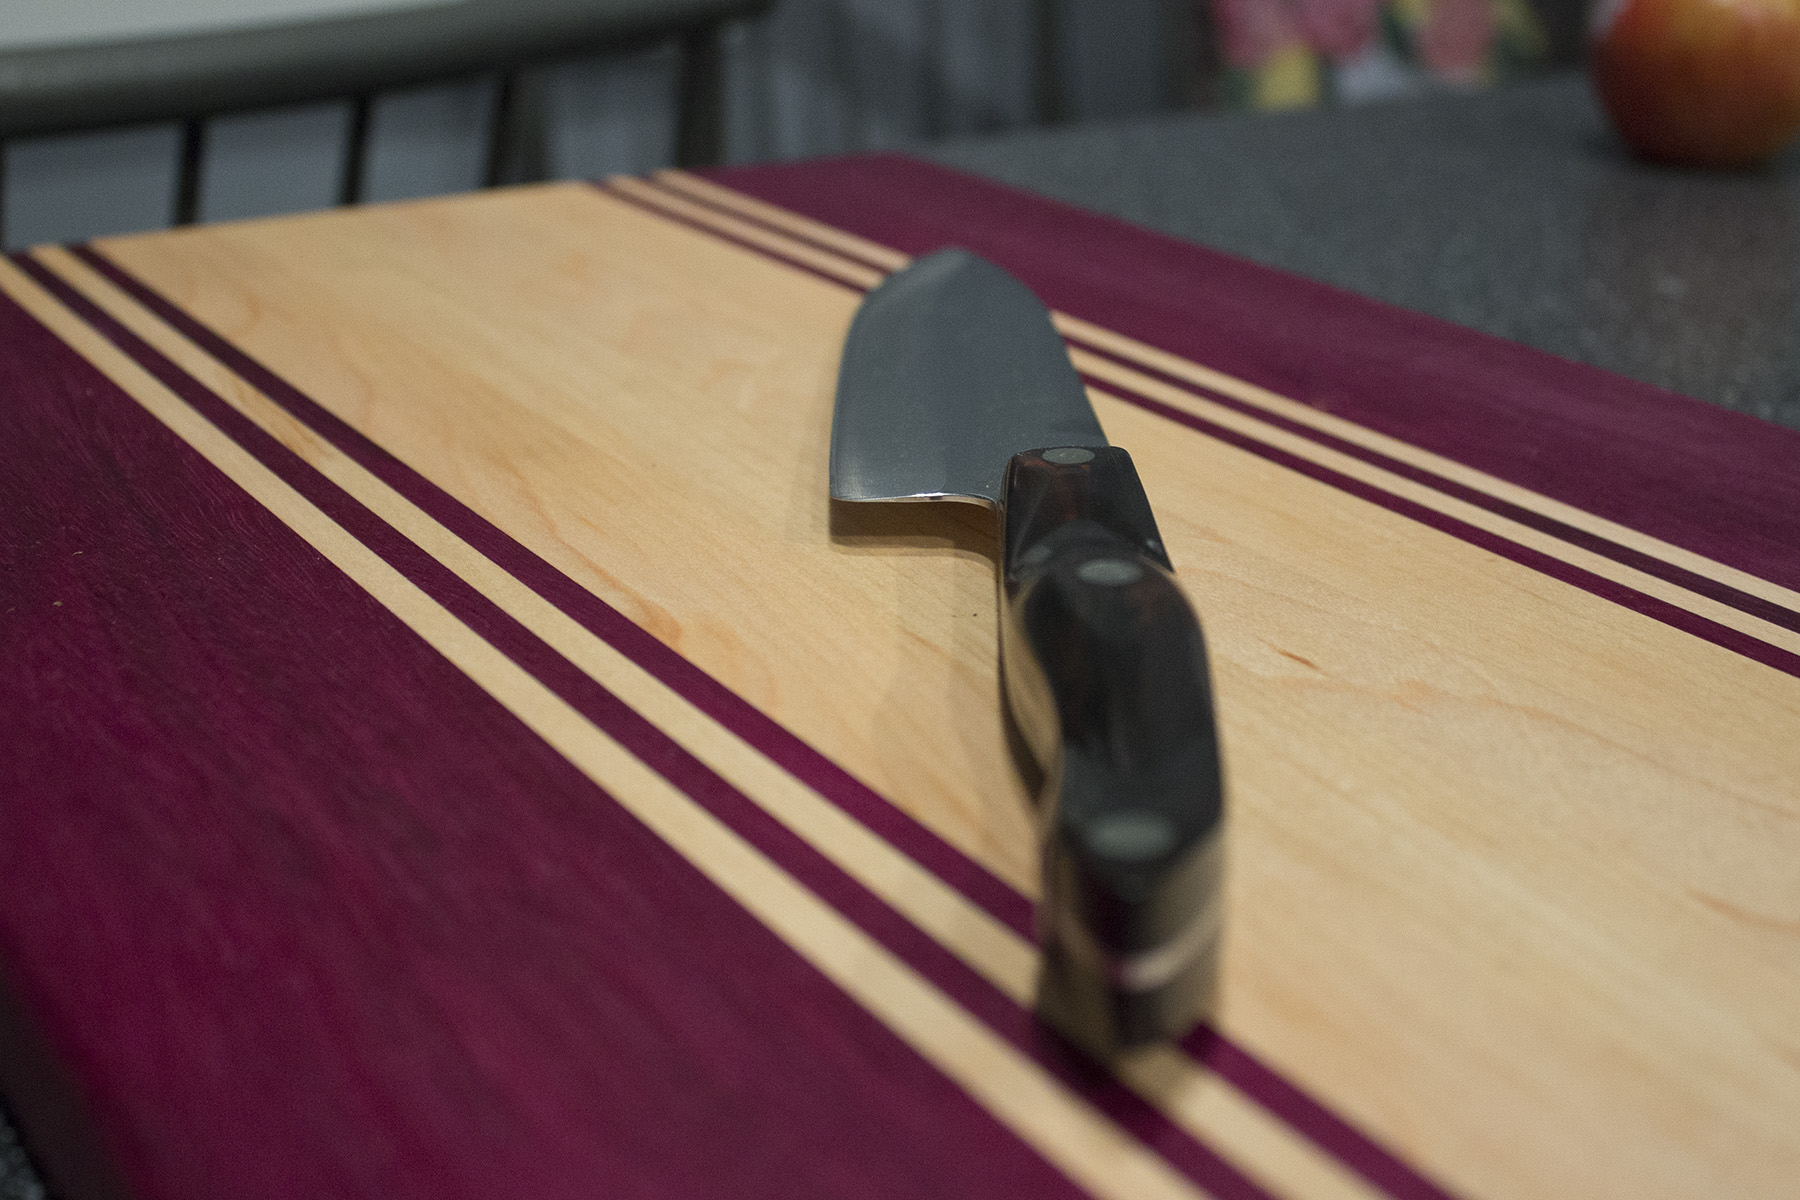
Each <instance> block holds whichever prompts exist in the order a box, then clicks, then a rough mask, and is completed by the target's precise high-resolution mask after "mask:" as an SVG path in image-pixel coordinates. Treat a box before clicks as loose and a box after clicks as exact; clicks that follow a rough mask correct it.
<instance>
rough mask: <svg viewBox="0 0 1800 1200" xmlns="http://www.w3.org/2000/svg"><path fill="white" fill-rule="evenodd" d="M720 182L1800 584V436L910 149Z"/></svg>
mask: <svg viewBox="0 0 1800 1200" xmlns="http://www.w3.org/2000/svg"><path fill="white" fill-rule="evenodd" d="M702 174H703V175H704V176H705V177H707V178H709V179H711V180H712V181H714V182H716V183H720V184H723V185H725V186H728V187H731V188H734V189H736V190H738V191H742V192H745V193H747V194H749V195H751V196H754V197H756V198H758V199H761V200H764V201H767V202H769V203H772V204H775V205H778V206H779V207H782V208H786V209H791V210H793V211H794V212H797V213H800V214H802V215H805V216H808V217H811V218H813V219H815V220H819V221H823V222H824V223H826V224H828V225H833V226H837V227H838V228H841V229H844V230H846V231H848V232H851V233H855V234H858V235H860V236H863V237H866V238H869V239H870V240H871V241H875V242H879V243H881V244H884V245H888V246H892V247H894V248H895V249H898V250H900V251H902V252H905V253H909V254H921V253H926V252H929V251H931V250H934V249H936V248H938V247H940V246H944V245H962V246H966V247H968V248H969V249H970V250H973V251H975V252H976V253H979V254H982V255H985V256H987V257H989V258H991V259H993V260H994V261H996V262H998V263H1000V264H1001V265H1002V266H1004V267H1006V268H1007V269H1009V270H1011V271H1012V272H1014V273H1015V274H1017V275H1018V276H1020V278H1022V279H1024V280H1025V282H1026V283H1028V284H1030V285H1031V287H1032V288H1033V289H1034V290H1035V291H1036V292H1037V293H1038V294H1039V295H1041V296H1043V297H1044V299H1045V300H1046V301H1047V302H1049V303H1050V304H1051V306H1052V307H1054V308H1058V309H1061V310H1063V311H1064V312H1069V313H1073V314H1076V315H1078V316H1081V317H1083V318H1085V319H1087V320H1091V321H1094V322H1096V323H1098V324H1101V325H1105V326H1107V327H1108V328H1112V329H1118V330H1122V331H1127V332H1129V333H1130V334H1131V335H1132V336H1133V337H1134V338H1137V339H1139V340H1141V341H1144V342H1148V343H1150V344H1152V345H1155V346H1158V347H1160V348H1162V349H1165V350H1167V351H1169V352H1171V353H1174V354H1177V355H1180V356H1181V357H1183V358H1187V359H1191V360H1193V361H1196V362H1204V363H1206V364H1208V365H1209V366H1212V367H1215V368H1217V369H1219V370H1222V371H1225V372H1226V373H1228V374H1231V375H1234V376H1237V377H1238V378H1241V379H1247V380H1251V381H1253V382H1255V383H1257V384H1259V385H1261V386H1263V387H1266V388H1269V389H1270V390H1271V391H1274V392H1277V393H1279V394H1281V395H1285V396H1291V397H1293V398H1295V399H1297V400H1299V401H1302V402H1303V403H1307V404H1310V405H1312V406H1314V407H1316V408H1319V409H1321V410H1323V411H1327V412H1331V413H1334V414H1336V415H1338V416H1341V417H1345V418H1347V419H1349V420H1351V421H1353V422H1355V423H1356V424H1358V425H1362V426H1365V427H1367V428H1370V429H1374V430H1377V431H1379V432H1382V433H1386V434H1388V435H1390V436H1393V437H1396V438H1399V439H1400V440H1402V441H1405V442H1408V443H1411V444H1412V445H1415V446H1420V447H1423V448H1425V449H1427V450H1430V451H1432V452H1434V453H1437V454H1441V455H1443V456H1444V457H1446V458H1449V459H1452V460H1454V461H1457V462H1460V463H1463V464H1465V465H1467V466H1470V467H1474V468H1476V469H1477V470H1481V471H1484V472H1486V473H1488V474H1490V475H1494V476H1497V477H1499V478H1501V479H1504V480H1506V481H1508V482H1509V483H1514V484H1517V485H1519V486H1521V487H1524V488H1527V489H1529V490H1531V491H1534V492H1537V493H1539V494H1541V495H1545V496H1550V497H1552V498H1554V499H1557V500H1560V501H1562V502H1564V503H1567V504H1570V505H1573V506H1574V507H1576V508H1579V509H1582V510H1584V511H1586V512H1591V513H1594V514H1596V515H1599V516H1602V517H1605V518H1607V519H1609V520H1612V521H1616V522H1618V523H1619V524H1621V525H1625V526H1627V527H1630V528H1633V529H1637V530H1640V531H1642V532H1644V533H1647V534H1650V535H1652V536H1654V537H1657V538H1660V539H1661V540H1663V541H1666V542H1670V543H1672V544H1674V545H1677V546H1681V547H1683V548H1684V549H1687V550H1691V551H1694V552H1695V553H1698V554H1702V555H1705V556H1706V557H1708V558H1712V559H1715V560H1717V561H1719V562H1723V563H1725V564H1727V565H1729V566H1732V567H1736V568H1738V569H1739V570H1743V571H1747V572H1749V573H1750V574H1753V575H1756V576H1759V577H1761V578H1764V579H1768V580H1770V581H1772V582H1775V583H1778V584H1781V585H1782V586H1784V587H1788V588H1794V589H1800V554H1796V553H1795V552H1794V547H1795V546H1797V545H1800V433H1795V432H1793V431H1790V430H1786V429H1782V428H1779V427H1777V426H1774V425H1770V424H1768V423H1766V422H1763V421H1759V420H1757V419H1755V418H1753V417H1747V416H1743V415H1741V414H1737V413H1732V412H1727V411H1724V410H1722V409H1718V408H1715V407H1713V406H1711V405H1707V404H1703V403H1701V402H1699V401H1696V400H1692V399H1689V398H1687V397H1683V396H1676V395H1674V394H1672V393H1669V392H1664V391H1661V390H1660V389H1657V388H1653V387H1649V386H1647V385H1644V384H1639V383H1636V382H1633V381H1631V380H1627V379H1624V378H1622V377H1619V376H1616V375H1613V374H1611V373H1609V372H1606V371H1601V370H1598V369H1596V368H1593V367H1587V366H1582V365H1579V364H1576V363H1570V362H1565V361H1563V360H1560V359H1556V358H1552V357H1551V356H1549V355H1546V354H1541V353H1539V352H1537V351H1534V350H1531V349H1529V348H1527V347H1523V346H1518V345H1514V344H1511V343H1508V342H1504V341H1501V340H1500V339H1497V338H1492V337H1488V336H1486V335H1483V334H1478V333H1475V332H1473V331H1471V330H1467V329H1463V328H1460V327H1458V326H1454V325H1451V324H1449V323H1447V322H1443V321H1438V320H1436V319H1433V318H1430V317H1426V316H1422V315H1420V314H1417V313H1412V312H1407V311H1405V310H1402V309H1397V308H1393V307H1391V306H1388V305H1384V304H1380V303H1377V302H1375V301H1372V300H1368V299H1365V298H1362V297H1358V296H1353V295H1350V294H1349V293H1346V292H1342V291H1339V290H1337V289H1334V288H1330V287H1327V286H1325V285H1323V284H1319V283H1314V282H1312V281H1310V280H1305V279H1301V278H1299V277H1296V276H1292V275H1288V274H1286V273H1284V272H1280V271H1275V270H1272V269H1270V268H1267V267H1262V266H1259V265H1257V264H1254V263H1249V262H1246V261H1244V260H1242V259H1238V258H1234V257H1231V256H1229V255H1225V254H1220V253H1218V252H1217V251H1213V250H1208V249H1205V248H1203V247H1200V246H1196V245H1193V244H1190V243H1187V242H1182V241H1178V240H1177V239H1174V238H1170V237H1165V236H1162V235H1160V234H1155V233H1151V232H1149V231H1147V230H1143V229H1139V228H1137V227H1135V226H1132V225H1129V224H1126V223H1125V222H1122V221H1117V220H1114V219H1112V218H1109V217H1103V216H1099V215H1097V214H1094V213H1088V212H1083V211H1081V210H1079V209H1076V208H1073V207H1070V206H1067V205H1063V204H1059V203H1057V202H1055V201H1051V200H1047V199H1044V198H1042V197H1038V196H1032V195H1029V194H1027V193H1024V192H1020V191H1016V190H1014V189H1011V188H1007V187H1003V186H1000V185H998V184H994V183H990V182H987V181H985V180H981V179H977V178H975V177H974V176H970V175H965V174H962V173H961V172H957V171H952V170H950V169H948V168H944V167H939V166H935V165H933V164H930V163H925V162H921V161H918V160H915V159H909V158H905V157H902V156H899V155H873V156H866V157H858V158H848V159H832V160H820V161H815V162H810V163H801V164H788V165H783V166H767V167H734V168H725V169H720V170H712V171H706V172H702Z"/></svg>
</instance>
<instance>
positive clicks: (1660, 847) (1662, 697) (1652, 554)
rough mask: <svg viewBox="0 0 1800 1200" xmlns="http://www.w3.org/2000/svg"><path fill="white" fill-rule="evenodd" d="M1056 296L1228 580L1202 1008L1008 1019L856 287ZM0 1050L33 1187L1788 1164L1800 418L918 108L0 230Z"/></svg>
mask: <svg viewBox="0 0 1800 1200" xmlns="http://www.w3.org/2000/svg"><path fill="white" fill-rule="evenodd" d="M945 244H961V245H965V246H968V247H969V248H971V249H973V250H975V251H977V252H978V253H982V254H984V255H987V256H988V257H991V258H993V259H995V260H996V261H998V262H1000V263H1001V264H1002V265H1004V266H1006V267H1008V268H1009V269H1011V270H1013V271H1014V272H1015V273H1016V274H1018V275H1020V276H1021V277H1022V278H1023V279H1025V281H1026V282H1027V283H1029V284H1031V285H1032V286H1033V287H1034V288H1035V289H1037V290H1038V292H1039V293H1040V295H1042V296H1044V298H1045V299H1046V301H1047V302H1048V303H1049V304H1051V306H1052V307H1053V308H1055V309H1056V310H1057V311H1058V322H1059V325H1060V327H1061V328H1062V330H1063V332H1064V333H1065V334H1066V335H1067V337H1068V339H1069V342H1070V346H1071V349H1072V352H1073V354H1074V357H1075V362H1076V364H1077V366H1078V367H1079V369H1080V370H1081V371H1082V372H1083V374H1084V376H1085V377H1086V378H1087V379H1088V381H1089V383H1090V384H1091V386H1092V390H1093V397H1094V403H1095V407H1096V410H1097V412H1098V414H1099V416H1100V419H1101V421H1102V423H1103V424H1104V426H1105V428H1106V431H1107V435H1108V437H1109V438H1110V439H1111V440H1112V441H1113V442H1114V443H1116V444H1118V445H1122V446H1125V447H1126V448H1127V449H1129V450H1130V451H1131V452H1132V454H1133V456H1134V457H1135V459H1136V461H1137V464H1138V468H1139V471H1140V473H1141V474H1142V477H1143V480H1144V483H1145V486H1146V489H1147V491H1148V492H1149V495H1150V497H1151V501H1152V503H1153V505H1154V506H1155V508H1156V512H1157V516H1158V519H1159V521H1160V524H1161V527H1162V531H1163V534H1164V540H1165V542H1166V544H1167V545H1168V548H1169V552H1170V555H1171V557H1172V558H1173V560H1174V562H1175V563H1176V565H1177V568H1178V570H1179V573H1180V577H1181V579H1182V581H1183V583H1184V585H1185V587H1186V588H1187V590H1188V592H1189V594H1190V596H1191V597H1192V599H1193V601H1194V603H1195V606H1196V607H1197V609H1198V610H1199V612H1200V614H1201V616H1202V619H1203V621H1204V623H1205V625H1206V628H1207V631H1208V635H1209V640H1210V642H1211V646H1212V653H1213V667H1214V672H1215V677H1216V679H1215V682H1216V687H1217V695H1218V704H1219V720H1220V724H1221V731H1222V737H1223V741H1224V745H1225V750H1226V755H1227V770H1228V775H1229V780H1230V788H1231V810H1230V817H1229V820H1230V827H1229V828H1230V833H1229V838H1230V850H1229V854H1230V872H1229V891H1228V898H1227V902H1228V906H1229V915H1228V930H1227V942H1226V953H1225V959H1224V963H1223V982H1222V993H1221V998H1220V1007H1219V1011H1218V1013H1217V1014H1216V1018H1215V1020H1214V1021H1213V1023H1212V1024H1211V1025H1210V1026H1208V1027H1206V1028H1203V1029H1201V1030H1199V1031H1197V1032H1196V1033H1195V1034H1194V1035H1193V1036H1191V1037H1190V1038H1188V1039H1187V1040H1186V1041H1185V1042H1183V1043H1182V1044H1181V1045H1179V1046H1172V1047H1165V1048H1161V1049H1157V1050H1153V1051H1147V1052H1144V1053H1141V1054H1138V1055H1136V1056H1134V1057H1131V1058H1129V1059H1126V1060H1123V1061H1120V1062H1118V1063H1115V1064H1112V1065H1111V1066H1109V1067H1102V1066H1099V1065H1097V1064H1093V1063H1090V1062H1087V1061H1085V1060H1083V1059H1081V1058H1080V1057H1079V1056H1077V1055H1076V1054H1074V1053H1073V1052H1072V1051H1070V1050H1069V1049H1068V1048H1067V1047H1065V1046H1063V1045H1061V1044H1060V1043H1058V1042H1057V1041H1056V1039H1055V1038H1054V1037H1052V1036H1051V1035H1049V1034H1047V1033H1046V1032H1044V1031H1043V1030H1041V1029H1040V1028H1039V1027H1038V1026H1036V1025H1035V1024H1034V1022H1033V1021H1032V1019H1031V1015H1030V1011H1029V1003H1030V997H1031V989H1032V982H1033V974H1034V971H1035V951H1034V948H1033V943H1032V939H1031V899H1032V896H1033V895H1034V893H1035V890H1036V887H1037V880H1036V874H1035V863H1034V861H1033V854H1032V835H1031V830H1030V826H1029V822H1028V819H1027V809H1026V799H1025V797H1024V795H1023V794H1022V791H1021V785H1020V784H1019V783H1018V782H1017V779H1016V777H1015V773H1014V770H1013V766H1012V763H1011V760H1010V758H1009V757H1008V752H1007V748H1006V743H1005V740H1004V734H1003V728H1002V724H1001V716H1000V705H999V697H998V691H997V684H996V675H995V667H996V655H995V614H994V583H993V561H992V556H993V553H994V540H993V531H992V530H991V529H990V528H988V526H987V524H986V523H985V521H984V520H983V519H982V517H981V515H980V514H978V513H976V512H974V511H973V510H967V509H963V508H961V507H960V506H948V507H943V508H940V507H935V506H933V507H925V508H921V507H916V506H895V507H892V508H871V507H862V508H843V509H838V508H834V507H833V506H832V505H831V504H830V502H829V501H828V500H827V498H826V489H825V468H826V454H827V444H828V438H829V427H830V412H831V400H832V388H833V383H834V379H835V372H836V366H837V356H838V351H839V346H840V344H841V341H842V338H843V335H844V331H845V329H846V327H847V324H848V322H849V319H850V316H851V313H852V311H853V310H854V308H855V306H856V304H857V302H858V300H859V298H860V296H861V294H862V292H863V291H864V290H865V289H866V288H867V287H869V286H870V285H872V284H873V283H874V282H875V281H877V280H878V279H880V278H881V277H882V275H883V274H884V273H885V272H887V271H889V270H891V269H893V268H894V267H896V266H897V265H899V264H900V263H902V262H904V261H905V259H906V256H907V255H910V254H917V253H920V252H923V251H926V250H929V249H932V248H935V247H936V246H939V245H945ZM0 293H3V294H4V298H3V299H0V610H4V612H3V615H0V719H3V724H0V983H3V991H4V997H5V1019H4V1020H3V1021H0V1028H3V1030H4V1036H3V1040H0V1087H3V1088H4V1092H5V1096H6V1099H7V1101H8V1104H9V1106H10V1108H11V1109H12V1111H13V1112H14V1113H15V1114H16V1116H17V1118H18V1119H19V1122H20V1124H21V1126H22V1127H23V1130H24V1133H25V1135H26V1137H27V1139H28V1141H29V1144H30V1146H31V1147H32V1149H33V1150H34V1151H35V1152H36V1154H37V1156H38V1158H39V1159H40V1161H41V1162H42V1164H43V1165H44V1166H45V1168H46V1170H47V1171H48V1172H49V1173H50V1174H51V1175H52V1177H53V1179H54V1181H55V1182H56V1183H57V1184H58V1185H60V1187H61V1188H62V1189H63V1190H64V1192H65V1193H66V1195H68V1196H70V1197H85V1196H90V1195H102V1194H115V1193H120V1192H122V1193H125V1194H129V1195H132V1196H137V1197H171V1198H174V1197H181V1198H183V1200H194V1198H198V1197H212V1196H218V1197H227V1196H229V1197H243V1196H288V1195H292V1196H309V1197H310V1196H319V1195H356V1196H364V1195H366V1196H382V1197H402V1196H419V1197H427V1196H429V1197H433V1198H443V1197H455V1196H470V1197H473V1196H492V1195H495V1194H516V1195H533V1196H600V1195H604V1196H679V1197H706V1196H715V1195H717V1196H727V1195H728V1196H732V1197H744V1196H763V1195H769V1196H776V1195H779V1196H783V1197H792V1196H855V1197H886V1196H894V1197H899V1196H911V1197H955V1196H1013V1195H1019V1196H1033V1197H1037V1196H1058V1195H1075V1194H1081V1193H1088V1194H1092V1195H1095V1196H1101V1197H1109V1198H1110V1197H1118V1198H1124V1197H1134V1198H1135V1197H1189V1196H1196V1195H1212V1196H1216V1197H1221V1198H1231V1197H1261V1196H1321V1197H1350V1196H1361V1197H1368V1196H1379V1195H1389V1196H1395V1197H1441V1196H1445V1195H1466V1196H1493V1197H1535V1196H1551V1195H1592V1196H1629V1197H1652V1196H1725V1195H1730V1196H1782V1195H1791V1194H1793V1189H1794V1187H1795V1182H1794V1181H1795V1180H1797V1179H1800V868H1797V867H1796V864H1797V863H1800V737H1797V736H1796V734H1797V732H1800V436H1796V435H1795V434H1793V433H1790V432H1787V431H1784V430H1781V429H1778V428H1775V427H1773V426H1769V425H1766V424H1762V423H1759V422H1757V421H1754V420H1752V419H1749V418H1745V417H1740V416H1736V415H1733V414H1729V413H1726V412H1723V411H1719V410H1715V409H1712V408H1709V407H1706V406H1704V405H1701V404H1699V403H1697V402H1694V401H1689V400H1686V399H1683V398H1681V397H1676V396H1671V395H1668V394H1665V393H1660V392H1656V391H1654V390H1653V389H1650V388H1646V387H1643V386H1640V385H1637V384H1634V383H1631V382H1628V381H1626V380H1622V379H1619V378H1617V377H1613V376H1609V375H1606V374H1604V373H1601V372H1599V371H1595V370H1591V369H1588V368H1583V367H1579V366H1575V365H1573V364H1569V363H1566V362H1561V361H1558V360H1554V359H1550V358H1547V357H1545V356H1543V355H1539V354H1536V353H1534V352H1531V351H1528V350H1525V349H1523V348H1521V347H1517V346H1512V345H1508V344H1505V343H1501V342H1497V341H1494V340H1491V339H1487V338H1483V337H1480V336H1478V335H1475V334H1472V333H1469V332H1467V331H1463V330H1459V329H1455V328H1452V327H1450V326H1446V325H1443V324H1440V323H1437V322H1433V321H1430V320H1428V319H1426V318H1423V317H1419V316H1415V315H1412V314H1407V313H1403V312H1400V311H1397V310H1394V309H1389V308H1385V307H1382V306H1380V305H1376V304H1373V303H1370V302H1367V301H1363V300H1360V299H1356V298H1353V297H1350V296H1346V295H1344V294H1341V293H1337V292H1333V291H1331V290H1330V289H1327V288H1324V287H1321V286H1318V285H1315V284H1311V283H1307V282H1305V281H1302V280H1298V279H1294V278H1292V277H1288V276H1283V275H1280V274H1278V273H1276V272H1272V271H1269V270H1266V269H1263V268H1259V267H1255V266H1252V265H1250V264H1247V263H1244V262H1241V261H1238V260H1233V259H1229V258H1226V257H1224V256H1221V255H1217V254H1213V253H1211V252H1208V251H1205V250H1201V249H1199V248H1196V247H1192V246H1186V245H1182V244H1178V243H1175V242H1172V241H1169V240H1167V239H1163V238H1160V237H1157V236H1154V235H1151V234H1148V233H1145V232H1143V231H1141V230H1136V229H1133V228H1130V227H1127V226H1124V225H1120V224H1118V223H1115V222H1111V221H1108V220H1104V219H1102V218H1098V217H1095V216H1092V215H1088V214H1083V213H1080V212H1077V211H1075V210H1071V209H1067V208H1063V207H1060V206H1057V205H1053V204H1051V203H1049V202H1046V201H1043V200H1040V199H1036V198H1032V197H1029V196H1025V195H1023V194H1020V193H1016V192H1011V191H1007V190H1005V189H1001V188H998V187H996V186H994V185H991V184H986V183H982V182H979V181H977V180H974V179H971V178H969V177H966V176H961V175H956V174H953V173H950V172H947V171H943V170H941V169H938V168H935V167H930V166H927V165H925V164H923V163H919V162H915V161H911V160H907V159H904V158H894V157H877V158H865V159H850V160H838V161H835V162H826V163H819V164H810V165H804V166H798V167H785V168H758V169H743V170H737V171H727V172H721V173H718V174H716V175H714V176H712V177H710V178H701V177H698V176H693V175H686V174H678V173H667V174H662V175H658V176H656V177H654V178H651V179H635V180H632V179H621V180H613V181H610V182H608V183H607V184H605V185H604V186H598V187H595V186H588V185H577V184H570V185H557V186H549V187H541V188H531V189H523V190H516V191H509V192H501V193H487V194H483V195H479V196H470V197H462V198H457V199H451V200H443V201H433V202H426V203H417V204H405V205H395V206H389V207H371V208H362V209H357V210H353V211H339V212H333V213H328V214H321V215H316V216H308V217H300V218H288V219H282V220H275V221H264V222H253V223H247V224H239V225H226V226H214V227H208V228H204V229H196V230H184V231H178V232H167V233H159V234H154V235H147V236H143V237H132V238H119V239H109V240H106V241H103V242H100V243H98V244H96V245H94V246H89V247H76V248H70V249H61V248H43V249H39V250H36V251H33V252H31V253H30V254H27V255H17V256H14V257H13V258H12V259H11V260H10V261H7V262H5V263H0Z"/></svg>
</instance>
